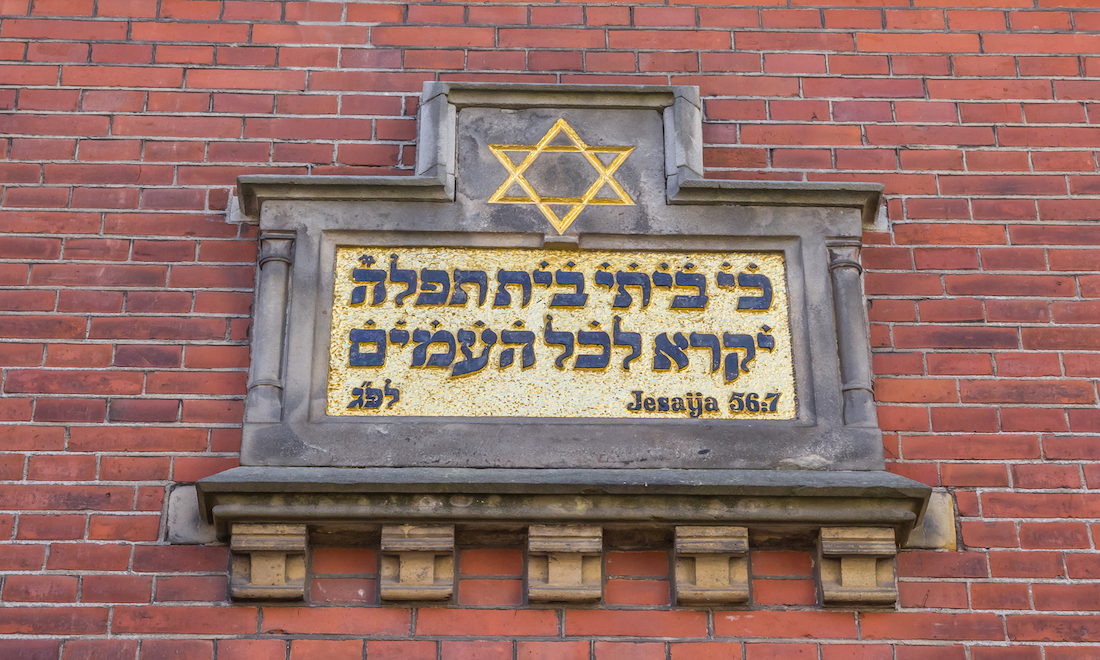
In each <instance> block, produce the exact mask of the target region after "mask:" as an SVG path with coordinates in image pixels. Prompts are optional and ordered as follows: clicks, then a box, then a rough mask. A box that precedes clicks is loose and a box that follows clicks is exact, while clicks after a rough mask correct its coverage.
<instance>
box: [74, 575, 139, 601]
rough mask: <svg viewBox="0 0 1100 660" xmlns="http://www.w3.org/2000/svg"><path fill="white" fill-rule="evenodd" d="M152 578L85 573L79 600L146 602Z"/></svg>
mask: <svg viewBox="0 0 1100 660" xmlns="http://www.w3.org/2000/svg"><path fill="white" fill-rule="evenodd" d="M152 586H153V579H152V578H148V577H139V576H136V575H85V576H84V578H83V583H82V585H81V600H82V601H83V602H85V603H148V602H149V595H150V593H151V591H152Z"/></svg>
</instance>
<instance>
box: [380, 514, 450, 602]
mask: <svg viewBox="0 0 1100 660" xmlns="http://www.w3.org/2000/svg"><path fill="white" fill-rule="evenodd" d="M454 552H455V528H454V525H383V526H382V570H381V578H382V579H381V596H382V600H384V601H394V600H402V601H404V600H450V598H451V594H452V593H453V592H454Z"/></svg>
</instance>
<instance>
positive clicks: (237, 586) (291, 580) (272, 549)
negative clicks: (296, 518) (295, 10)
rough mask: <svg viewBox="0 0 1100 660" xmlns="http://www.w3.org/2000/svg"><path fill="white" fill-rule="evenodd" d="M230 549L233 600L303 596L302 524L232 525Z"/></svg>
mask: <svg viewBox="0 0 1100 660" xmlns="http://www.w3.org/2000/svg"><path fill="white" fill-rule="evenodd" d="M229 550H230V552H232V554H233V563H232V567H231V574H230V581H229V592H230V595H231V596H232V597H233V598H235V599H262V600H301V599H302V598H303V597H304V596H305V577H306V561H305V556H306V526H305V525H303V524H249V523H234V524H233V526H232V537H231V539H230V542H229Z"/></svg>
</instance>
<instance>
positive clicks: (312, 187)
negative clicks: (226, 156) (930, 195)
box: [237, 82, 883, 230]
mask: <svg viewBox="0 0 1100 660" xmlns="http://www.w3.org/2000/svg"><path fill="white" fill-rule="evenodd" d="M592 90H593V87H592V86H588V85H543V84H517V83H506V84H505V83H468V82H425V83H424V89H423V92H422V93H421V96H420V105H419V113H418V116H417V121H418V125H417V150H416V167H415V169H414V172H415V174H414V175H413V176H283V175H270V174H249V175H244V176H240V177H238V178H237V194H238V197H239V199H240V209H241V213H242V214H243V215H244V216H245V218H246V219H247V220H248V221H250V222H259V219H260V210H261V208H262V207H263V204H264V202H265V201H267V200H312V201H381V200H389V201H397V200H404V201H425V202H453V201H454V200H455V175H456V174H455V173H456V164H455V161H456V151H455V146H456V134H457V123H458V122H457V117H458V112H459V111H460V110H461V109H462V108H472V107H493V108H503V109H523V108H592V109H606V110H616V109H620V108H632V109H640V108H650V109H653V110H656V111H658V112H660V113H662V116H663V120H664V125H665V178H666V196H667V200H668V203H669V204H677V205H680V204H745V205H755V206H817V207H844V208H857V209H859V210H860V213H861V216H862V219H863V226H864V228H865V229H866V230H874V229H881V228H880V227H877V225H876V222H877V220H878V209H879V205H880V204H881V201H882V189H883V187H882V185H880V184H874V183H833V182H806V181H755V180H747V181H733V180H730V181H727V180H717V179H705V178H704V168H703V114H704V113H703V101H702V99H701V98H700V97H699V88H698V87H695V86H688V85H673V86H657V85H604V86H600V88H599V93H597V94H593V93H592Z"/></svg>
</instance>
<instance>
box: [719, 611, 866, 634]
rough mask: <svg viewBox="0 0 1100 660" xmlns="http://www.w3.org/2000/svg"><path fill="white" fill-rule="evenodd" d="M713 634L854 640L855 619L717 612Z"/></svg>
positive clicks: (834, 614)
mask: <svg viewBox="0 0 1100 660" xmlns="http://www.w3.org/2000/svg"><path fill="white" fill-rule="evenodd" d="M714 633H715V634H716V635H720V636H726V637H790V638H810V639H854V638H855V637H856V623H855V616H854V615H853V614H851V613H848V612H806V611H794V610H788V611H769V610H757V611H754V612H715V613H714Z"/></svg>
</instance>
